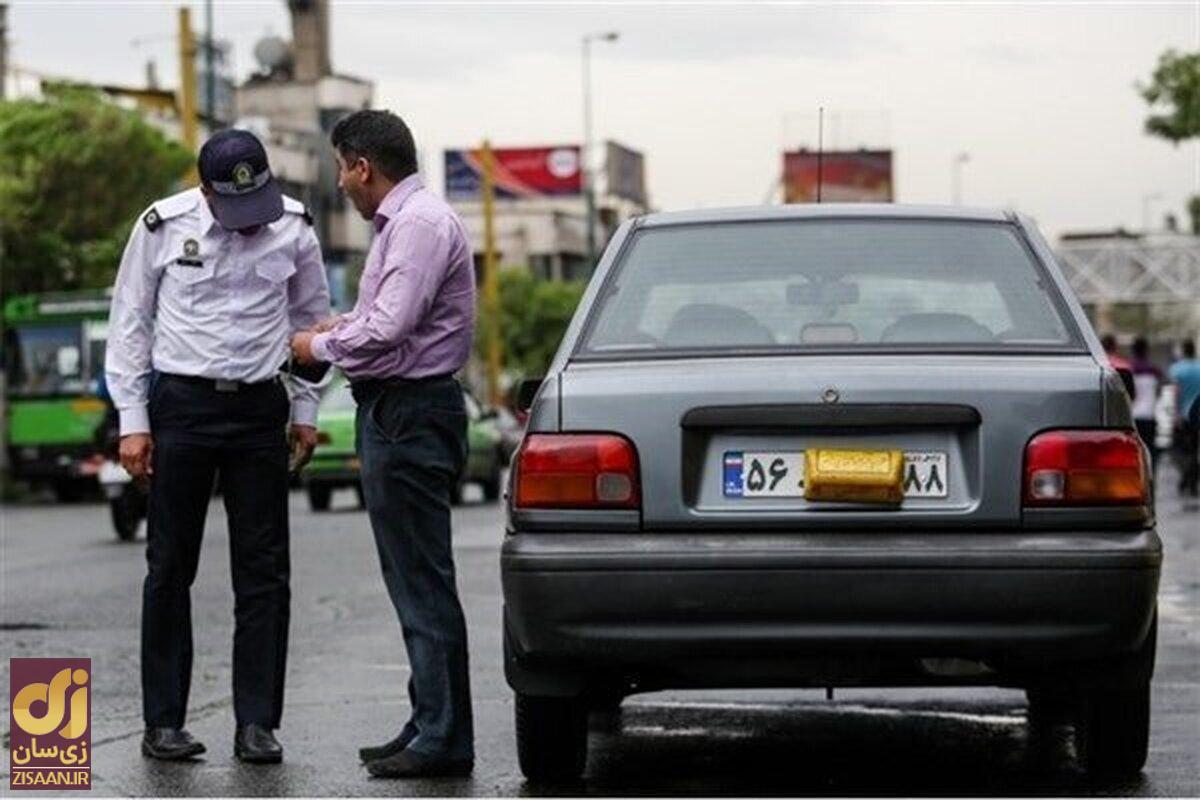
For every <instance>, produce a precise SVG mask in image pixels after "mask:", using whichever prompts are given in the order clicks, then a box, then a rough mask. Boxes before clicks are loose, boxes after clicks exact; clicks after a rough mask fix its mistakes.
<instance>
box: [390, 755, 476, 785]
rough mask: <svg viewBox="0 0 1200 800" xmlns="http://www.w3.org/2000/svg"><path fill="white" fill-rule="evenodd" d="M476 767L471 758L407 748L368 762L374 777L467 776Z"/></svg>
mask: <svg viewBox="0 0 1200 800" xmlns="http://www.w3.org/2000/svg"><path fill="white" fill-rule="evenodd" d="M474 768H475V762H474V761H473V760H472V759H469V758H461V759H452V758H439V757H436V756H423V755H420V754H418V753H414V752H413V751H412V750H409V749H407V748H405V749H404V750H401V751H400V752H399V753H396V754H395V755H391V756H388V757H387V758H380V759H376V760H375V761H368V762H367V772H369V773H371V777H374V778H465V777H466V776H468V775H470V774H471V770H473V769H474Z"/></svg>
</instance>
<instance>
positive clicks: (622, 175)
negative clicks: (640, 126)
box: [604, 142, 646, 207]
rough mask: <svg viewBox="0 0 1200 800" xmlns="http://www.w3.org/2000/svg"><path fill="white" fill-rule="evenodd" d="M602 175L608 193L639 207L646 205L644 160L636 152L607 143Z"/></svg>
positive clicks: (614, 143)
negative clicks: (604, 178)
mask: <svg viewBox="0 0 1200 800" xmlns="http://www.w3.org/2000/svg"><path fill="white" fill-rule="evenodd" d="M604 173H605V177H606V178H607V179H608V182H607V186H608V193H609V194H611V195H615V196H617V197H620V198H622V199H625V200H630V201H632V202H634V203H637V204H638V205H640V206H643V207H644V206H645V205H646V159H645V157H643V156H642V154H641V153H639V152H638V151H636V150H630V149H629V148H628V147H625V146H624V145H620V144H617V143H616V142H607V143H606V148H605V159H604Z"/></svg>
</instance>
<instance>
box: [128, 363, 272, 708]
mask: <svg viewBox="0 0 1200 800" xmlns="http://www.w3.org/2000/svg"><path fill="white" fill-rule="evenodd" d="M223 388H229V387H223ZM149 411H150V429H151V435H152V436H153V439H154V451H153V455H152V465H153V470H154V473H153V475H152V476H151V479H150V505H149V514H148V516H149V520H148V529H147V530H148V533H147V539H148V541H147V546H146V561H147V562H148V564H149V573H148V574H147V576H146V582H145V585H144V587H143V593H142V700H143V707H144V711H145V722H146V725H147V726H148V727H172V728H178V727H183V724H184V717H185V716H186V713H187V700H188V688H189V685H190V683H191V675H192V612H191V599H190V587H191V585H192V581H193V580H194V579H195V577H196V566H197V562H198V561H199V558H200V541H201V538H202V536H203V533H204V518H205V515H206V513H207V511H208V504H209V501H210V500H211V499H212V493H213V485H214V479H215V478H216V477H217V476H220V481H221V492H222V496H223V499H224V502H225V510H226V513H227V515H228V520H229V550H230V564H231V568H232V572H233V591H234V597H235V606H234V609H235V610H234V620H235V628H234V636H233V705H234V714H235V716H236V719H237V723H238V724H239V725H248V724H252V723H256V724H259V725H263V726H265V727H268V728H276V727H278V726H279V718H280V715H281V713H282V710H283V683H284V671H285V667H286V658H287V632H288V604H289V602H290V593H289V589H288V517H287V497H288V495H287V493H288V474H287V461H288V447H287V435H286V431H287V422H288V414H289V403H288V397H287V392H286V391H285V390H284V388H283V386H282V385H281V384H280V383H279V382H278V381H269V382H266V383H261V384H255V385H252V386H247V385H245V384H242V385H240V386H239V387H238V390H237V391H220V390H219V389H218V386H217V384H215V383H214V382H213V381H211V380H208V381H206V380H201V379H192V378H181V377H177V376H171V375H159V376H157V379H156V380H155V382H154V384H153V386H152V388H151V390H150V406H149Z"/></svg>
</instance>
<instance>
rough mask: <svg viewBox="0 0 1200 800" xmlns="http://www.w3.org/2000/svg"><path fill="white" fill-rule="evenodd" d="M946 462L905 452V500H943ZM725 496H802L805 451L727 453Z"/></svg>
mask: <svg viewBox="0 0 1200 800" xmlns="http://www.w3.org/2000/svg"><path fill="white" fill-rule="evenodd" d="M948 464H949V459H948V458H947V456H946V454H945V453H943V452H935V451H924V450H920V451H905V453H904V477H903V484H902V488H903V491H904V497H905V498H926V497H928V498H935V499H936V498H942V497H948V496H949V493H950V476H949V474H948V472H947V468H948ZM722 473H723V484H724V492H725V496H726V497H731V498H758V497H792V498H796V497H803V496H804V451H803V450H790V451H757V452H750V451H745V452H742V451H729V452H726V453H725V457H724V461H723V464H722Z"/></svg>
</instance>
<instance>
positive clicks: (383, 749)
mask: <svg viewBox="0 0 1200 800" xmlns="http://www.w3.org/2000/svg"><path fill="white" fill-rule="evenodd" d="M408 730H409V729H408V728H405V729H404V730H402V731H400V733H399V735H398V736H396V738H395V739H392V740H391V741H390V742H385V743H384V744H381V745H376V746H375V747H360V748H359V749H358V757H359V758H360V759H362V762H363V763H364V764H365V763H367V762H368V761H378V760H379V759H381V758H387V757H388V756H394V755H396V753H399V752H400V751H401V750H403V749H404V748H406V747H408V743H409V742H411V741H412V740H413V739H414V738H416V734H413V733H409V732H408Z"/></svg>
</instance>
